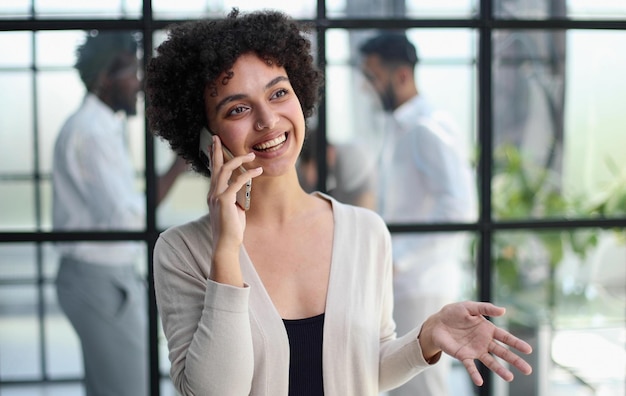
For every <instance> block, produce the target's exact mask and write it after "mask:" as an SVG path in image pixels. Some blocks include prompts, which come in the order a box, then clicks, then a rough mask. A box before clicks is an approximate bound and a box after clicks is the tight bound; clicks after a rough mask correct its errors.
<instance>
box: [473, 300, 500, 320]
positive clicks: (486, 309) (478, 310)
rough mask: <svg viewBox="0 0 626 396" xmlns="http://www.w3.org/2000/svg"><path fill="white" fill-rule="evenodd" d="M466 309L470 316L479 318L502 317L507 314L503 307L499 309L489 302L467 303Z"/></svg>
mask: <svg viewBox="0 0 626 396" xmlns="http://www.w3.org/2000/svg"><path fill="white" fill-rule="evenodd" d="M464 304H465V307H466V308H467V310H468V311H469V313H470V314H472V315H474V316H477V315H482V316H494V317H495V316H502V315H504V313H505V312H506V309H504V308H503V307H498V306H496V305H493V304H491V303H488V302H476V301H466V302H465V303H464Z"/></svg>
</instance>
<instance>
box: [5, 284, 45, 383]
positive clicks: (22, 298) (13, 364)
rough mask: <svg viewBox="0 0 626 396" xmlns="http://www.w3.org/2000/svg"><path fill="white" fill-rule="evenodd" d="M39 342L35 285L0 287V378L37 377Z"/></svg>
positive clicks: (39, 373)
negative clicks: (0, 351)
mask: <svg viewBox="0 0 626 396" xmlns="http://www.w3.org/2000/svg"><path fill="white" fill-rule="evenodd" d="M40 345H41V344H40V338H39V321H38V318H37V288H36V286H31V285H2V286H0V350H2V353H1V354H0V367H1V368H2V370H1V371H0V379H2V380H33V379H36V378H39V377H40V376H41V375H42V373H41V368H40V367H41V366H40V363H39V362H40V360H41V353H40Z"/></svg>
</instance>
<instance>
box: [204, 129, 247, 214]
mask: <svg viewBox="0 0 626 396" xmlns="http://www.w3.org/2000/svg"><path fill="white" fill-rule="evenodd" d="M212 145H213V137H212V135H211V133H210V132H209V131H208V129H206V128H202V131H200V147H199V153H198V155H199V156H200V160H201V161H202V162H203V163H204V165H205V166H206V167H207V169H209V171H210V172H213V166H212V164H211V155H210V153H209V148H210V147H211V146H212ZM222 152H223V153H224V158H226V160H227V161H230V160H231V159H233V158H235V156H234V155H233V153H231V152H230V150H229V149H228V148H227V147H226V146H224V145H222ZM237 170H238V171H239V172H240V173H242V174H243V173H245V172H246V168H244V167H243V166H241V165H240V166H239V168H237ZM251 192H252V179H250V180H248V182H247V183H246V184H245V185H244V186H243V187H242V188H241V189H240V190H239V191H237V204H238V205H239V206H240V207H241V208H242V209H243V210H248V209H250V197H251Z"/></svg>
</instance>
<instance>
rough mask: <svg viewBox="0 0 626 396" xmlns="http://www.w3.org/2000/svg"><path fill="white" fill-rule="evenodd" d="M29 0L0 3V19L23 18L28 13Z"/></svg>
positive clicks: (12, 0)
mask: <svg viewBox="0 0 626 396" xmlns="http://www.w3.org/2000/svg"><path fill="white" fill-rule="evenodd" d="M30 3H31V0H11V1H3V2H1V3H0V19H5V18H6V19H11V18H23V17H26V16H28V15H29V14H30Z"/></svg>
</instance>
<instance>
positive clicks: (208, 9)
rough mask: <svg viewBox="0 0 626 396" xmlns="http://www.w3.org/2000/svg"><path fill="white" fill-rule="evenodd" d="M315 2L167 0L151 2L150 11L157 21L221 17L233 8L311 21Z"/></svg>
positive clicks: (311, 0) (307, 0)
mask: <svg viewBox="0 0 626 396" xmlns="http://www.w3.org/2000/svg"><path fill="white" fill-rule="evenodd" d="M316 4H317V3H316V0H302V1H287V2H286V1H281V0H237V1H235V0H188V1H185V2H183V3H181V2H172V1H169V0H153V1H152V9H153V11H154V15H155V18H157V19H170V18H173V19H186V18H199V17H204V16H207V17H221V16H224V15H225V14H227V13H228V12H230V10H231V9H232V8H233V7H237V8H239V10H240V11H243V12H247V11H254V10H260V9H265V8H268V9H274V10H280V11H283V12H285V13H287V14H288V15H290V16H291V17H293V18H299V19H312V18H313V17H314V16H315V11H316Z"/></svg>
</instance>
